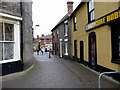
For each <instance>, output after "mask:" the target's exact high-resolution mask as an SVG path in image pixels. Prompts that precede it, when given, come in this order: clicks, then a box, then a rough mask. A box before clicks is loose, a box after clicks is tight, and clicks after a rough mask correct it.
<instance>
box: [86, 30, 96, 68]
mask: <svg viewBox="0 0 120 90" xmlns="http://www.w3.org/2000/svg"><path fill="white" fill-rule="evenodd" d="M91 38H95V65H92V63H91V61H92V60H91ZM88 45H89V67H91V68H93V69H96V68H97V44H96V34H95V32H91V33H90V34H89V44H88Z"/></svg>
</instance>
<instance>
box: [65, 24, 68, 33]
mask: <svg viewBox="0 0 120 90" xmlns="http://www.w3.org/2000/svg"><path fill="white" fill-rule="evenodd" d="M67 34H68V25H67V24H66V25H65V35H67Z"/></svg>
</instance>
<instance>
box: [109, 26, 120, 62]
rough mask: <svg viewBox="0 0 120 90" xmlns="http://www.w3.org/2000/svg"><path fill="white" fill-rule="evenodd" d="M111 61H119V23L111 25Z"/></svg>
mask: <svg viewBox="0 0 120 90" xmlns="http://www.w3.org/2000/svg"><path fill="white" fill-rule="evenodd" d="M111 36H112V37H111V38H112V62H115V63H120V27H119V24H116V25H112V26H111Z"/></svg>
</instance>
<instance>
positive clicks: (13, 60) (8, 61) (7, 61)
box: [0, 59, 19, 64]
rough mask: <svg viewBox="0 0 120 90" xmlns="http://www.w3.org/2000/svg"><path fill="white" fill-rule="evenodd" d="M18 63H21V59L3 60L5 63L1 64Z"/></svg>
mask: <svg viewBox="0 0 120 90" xmlns="http://www.w3.org/2000/svg"><path fill="white" fill-rule="evenodd" d="M16 61H19V59H10V60H3V61H0V64H4V63H10V62H16Z"/></svg>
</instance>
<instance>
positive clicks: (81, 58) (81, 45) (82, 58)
mask: <svg viewBox="0 0 120 90" xmlns="http://www.w3.org/2000/svg"><path fill="white" fill-rule="evenodd" d="M83 60H84V44H83V41H80V62H83Z"/></svg>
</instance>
